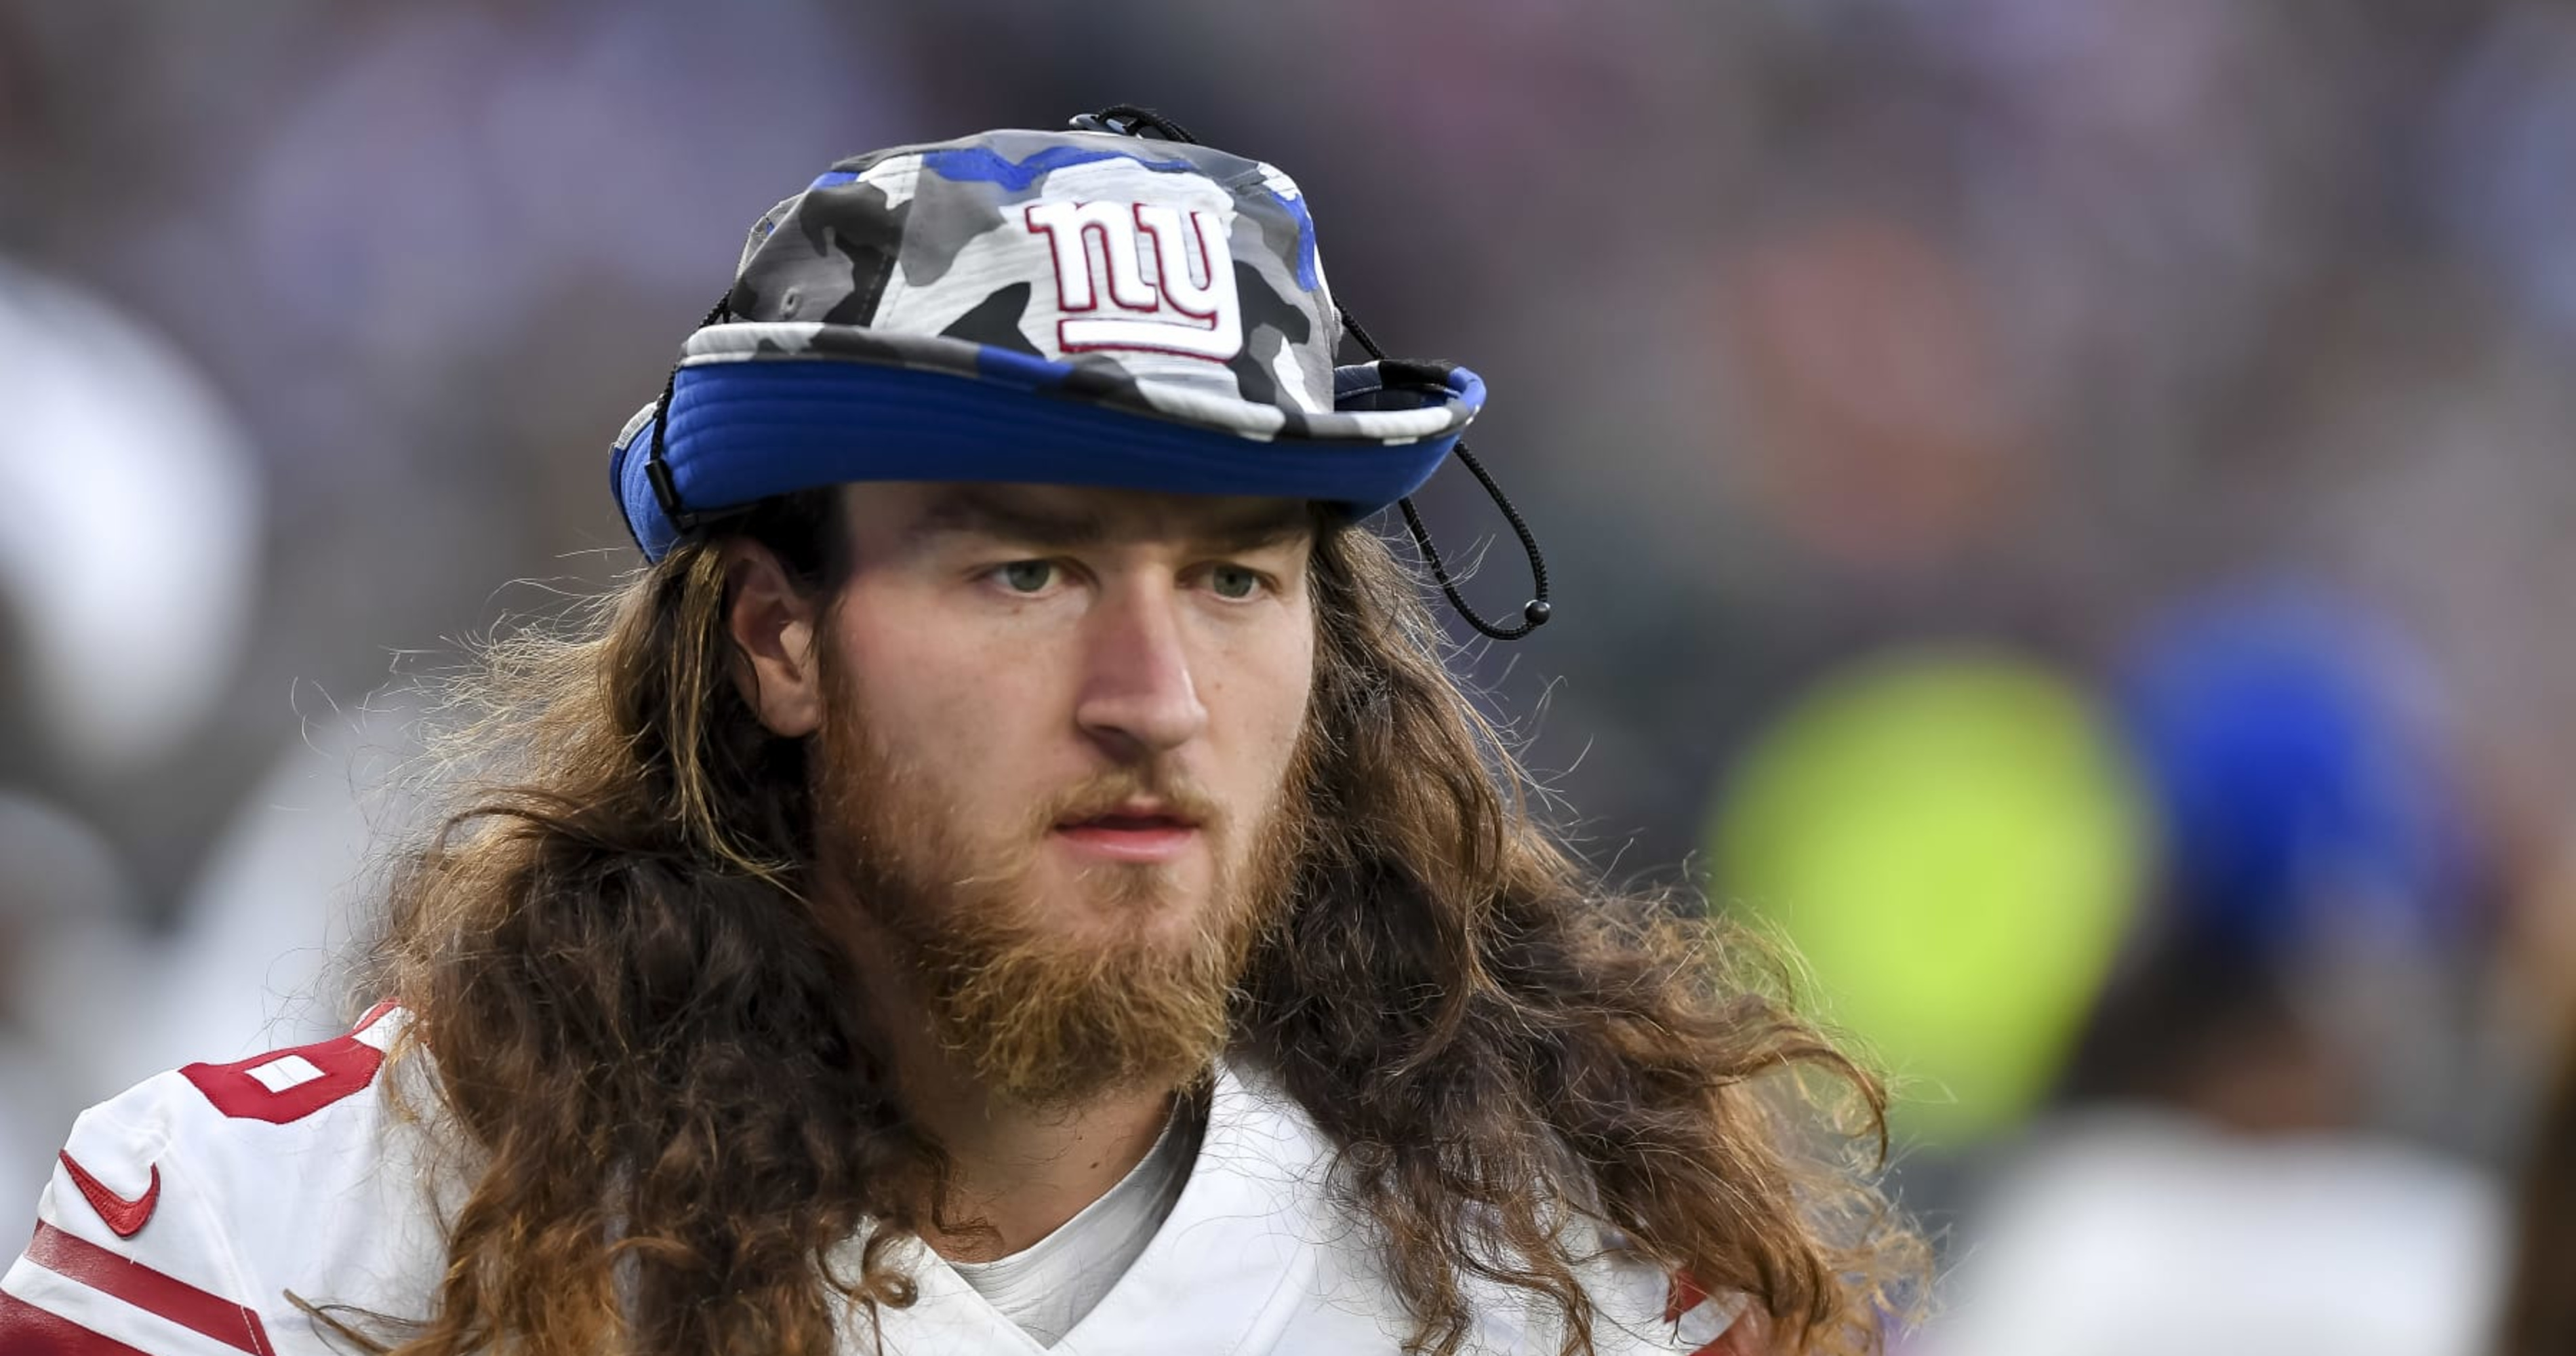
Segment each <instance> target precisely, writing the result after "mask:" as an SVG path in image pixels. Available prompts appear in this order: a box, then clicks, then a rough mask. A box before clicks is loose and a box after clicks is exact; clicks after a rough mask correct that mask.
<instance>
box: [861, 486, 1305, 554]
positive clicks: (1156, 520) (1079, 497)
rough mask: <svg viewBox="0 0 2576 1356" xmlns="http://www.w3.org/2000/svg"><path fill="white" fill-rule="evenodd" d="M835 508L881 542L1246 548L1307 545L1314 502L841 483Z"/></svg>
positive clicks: (1086, 489) (864, 538)
mask: <svg viewBox="0 0 2576 1356" xmlns="http://www.w3.org/2000/svg"><path fill="white" fill-rule="evenodd" d="M842 511H843V514H844V516H845V518H846V520H847V521H848V522H849V523H850V525H851V526H852V527H853V528H854V529H855V533H854V535H855V536H856V537H857V538H858V539H859V540H860V541H861V542H863V543H865V542H870V541H874V542H878V543H883V544H886V545H893V544H896V543H898V542H905V543H912V544H924V543H930V542H935V541H938V540H941V539H947V538H956V537H984V538H1003V539H1009V540H1014V541H1028V542H1034V543H1038V544H1043V545H1056V546H1079V545H1099V544H1111V543H1120V542H1144V541H1173V542H1190V543H1206V544H1224V545H1232V546H1238V547H1252V546H1265V545H1278V544H1285V543H1291V542H1299V541H1309V540H1312V538H1313V537H1314V534H1315V527H1316V511H1315V508H1314V506H1313V505H1312V504H1311V503H1309V502H1308V501H1306V500H1303V499H1278V498H1266V497H1254V496H1245V495H1204V494H1172V493H1167V492H1163V491H1155V490H1121V489H1106V488H1101V487H1097V486H1081V485H1019V484H977V483H966V482H957V483H947V482H916V481H899V482H874V483H868V484H859V485H850V486H846V487H844V489H843V491H842Z"/></svg>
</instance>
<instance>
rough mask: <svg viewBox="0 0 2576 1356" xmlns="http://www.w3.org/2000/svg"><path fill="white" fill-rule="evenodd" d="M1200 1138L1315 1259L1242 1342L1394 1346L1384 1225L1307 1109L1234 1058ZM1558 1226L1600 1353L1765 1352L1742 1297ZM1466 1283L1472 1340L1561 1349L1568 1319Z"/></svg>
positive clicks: (1405, 1324)
mask: <svg viewBox="0 0 2576 1356" xmlns="http://www.w3.org/2000/svg"><path fill="white" fill-rule="evenodd" d="M1209 1148H1210V1149H1211V1150H1217V1151H1220V1152H1221V1151H1224V1150H1231V1151H1232V1152H1231V1154H1229V1155H1227V1157H1228V1158H1230V1159H1231V1161H1211V1160H1210V1155H1209V1154H1208V1153H1205V1152H1203V1154H1202V1162H1201V1167H1200V1171H1201V1172H1202V1174H1214V1175H1218V1176H1225V1177H1232V1178H1235V1179H1236V1180H1238V1181H1245V1180H1248V1181H1251V1182H1255V1183H1260V1184H1262V1185H1264V1186H1266V1187H1267V1188H1268V1190H1266V1191H1264V1192H1261V1193H1258V1194H1256V1195H1255V1196H1254V1197H1253V1198H1252V1200H1248V1201H1244V1202H1228V1203H1227V1204H1229V1205H1232V1206H1234V1207H1235V1208H1238V1209H1245V1212H1246V1217H1250V1216H1252V1215H1254V1214H1255V1213H1256V1211H1254V1210H1252V1209H1249V1208H1247V1207H1250V1206H1251V1205H1252V1203H1253V1201H1258V1202H1259V1203H1260V1205H1261V1206H1263V1207H1266V1208H1267V1209H1268V1210H1269V1211H1270V1212H1273V1220H1274V1221H1275V1220H1277V1219H1278V1218H1279V1217H1280V1216H1281V1215H1286V1216H1291V1217H1295V1218H1296V1219H1297V1228H1296V1232H1297V1233H1298V1234H1299V1235H1300V1236H1301V1238H1302V1240H1303V1242H1304V1243H1305V1245H1306V1248H1305V1250H1306V1251H1307V1252H1308V1254H1309V1255H1310V1257H1311V1262H1310V1264H1309V1265H1307V1266H1305V1267H1302V1268H1299V1267H1288V1268H1283V1269H1282V1270H1281V1272H1280V1273H1279V1274H1282V1275H1285V1276H1287V1277H1289V1278H1290V1280H1289V1282H1288V1285H1287V1287H1286V1288H1287V1289H1290V1290H1294V1291H1299V1292H1302V1294H1301V1297H1300V1298H1299V1299H1297V1300H1294V1301H1291V1302H1290V1303H1288V1304H1285V1305H1278V1306H1275V1311H1276V1312H1278V1313H1279V1314H1280V1317H1281V1318H1282V1320H1283V1321H1282V1322H1281V1323H1280V1324H1279V1326H1278V1327H1277V1329H1276V1336H1275V1338H1274V1339H1273V1342H1272V1344H1271V1345H1268V1346H1266V1347H1265V1346H1261V1345H1259V1344H1258V1343H1253V1344H1247V1345H1246V1346H1245V1347H1244V1348H1243V1349H1244V1350H1265V1351H1269V1352H1272V1353H1275V1356H1294V1354H1295V1353H1300V1352H1307V1351H1316V1352H1322V1351H1335V1352H1347V1351H1378V1350H1384V1351H1393V1350H1396V1349H1397V1347H1398V1346H1399V1345H1400V1344H1401V1343H1402V1341H1403V1340H1404V1338H1405V1337H1406V1336H1407V1335H1409V1332H1410V1327H1411V1323H1410V1319H1409V1317H1408V1316H1407V1315H1406V1313H1405V1311H1404V1307H1403V1304H1402V1301H1401V1299H1400V1298H1399V1296H1398V1294H1397V1293H1396V1291H1395V1288H1394V1285H1393V1283H1392V1282H1391V1280H1390V1279H1389V1278H1388V1277H1387V1275H1386V1271H1385V1267H1384V1265H1383V1261H1382V1254H1381V1237H1382V1236H1381V1234H1380V1231H1379V1230H1378V1229H1377V1228H1376V1227H1375V1226H1374V1225H1373V1224H1372V1223H1371V1222H1370V1221H1369V1220H1367V1219H1366V1218H1364V1217H1362V1216H1361V1214H1360V1213H1359V1212H1358V1211H1357V1210H1356V1209H1355V1208H1354V1207H1353V1206H1351V1205H1350V1204H1349V1202H1348V1200H1347V1198H1346V1197H1345V1196H1344V1195H1343V1193H1341V1192H1340V1191H1337V1190H1335V1189H1334V1185H1333V1182H1332V1177H1333V1170H1334V1161H1335V1157H1336V1155H1335V1151H1334V1149H1333V1147H1332V1145H1331V1143H1330V1141H1329V1139H1328V1137H1327V1136H1326V1135H1325V1134H1324V1133H1323V1131H1322V1130H1321V1129H1319V1128H1318V1127H1317V1126H1316V1125H1315V1122H1314V1120H1313V1118H1312V1117H1311V1116H1309V1115H1308V1114H1307V1113H1306V1111H1305V1109H1304V1108H1303V1107H1302V1106H1300V1105H1298V1104H1297V1103H1296V1101H1295V1100H1294V1099H1292V1098H1290V1097H1289V1096H1287V1095H1286V1094H1285V1093H1284V1092H1283V1091H1282V1090H1280V1089H1279V1088H1278V1087H1277V1085H1276V1084H1274V1083H1271V1082H1269V1081H1267V1080H1265V1079H1264V1078H1262V1077H1261V1076H1260V1075H1259V1074H1257V1073H1253V1072H1250V1071H1236V1070H1229V1071H1227V1075H1226V1077H1225V1078H1224V1080H1223V1081H1221V1082H1220V1084H1219V1088H1218V1100H1217V1109H1216V1115H1215V1117H1214V1122H1213V1124H1212V1125H1211V1128H1210V1134H1209ZM1261 1232H1262V1233H1265V1234H1267V1235H1269V1236H1272V1237H1275V1236H1276V1234H1277V1232H1278V1230H1277V1228H1276V1225H1275V1223H1274V1224H1272V1225H1271V1226H1269V1227H1268V1228H1265V1229H1263V1230H1261ZM1201 1236H1202V1237H1203V1236H1204V1235H1201ZM1564 1237H1565V1240H1566V1243H1567V1246H1568V1248H1569V1250H1570V1251H1571V1252H1572V1253H1573V1255H1574V1256H1575V1257H1576V1258H1578V1259H1579V1260H1578V1261H1577V1262H1576V1264H1575V1274H1576V1277H1577V1278H1578V1280H1579V1281H1580V1282H1581V1284H1582V1285H1583V1288H1584V1292H1585V1294H1586V1296H1587V1297H1588V1298H1589V1299H1590V1300H1591V1302H1592V1306H1593V1311H1594V1322H1593V1327H1592V1332H1591V1339H1592V1346H1591V1349H1592V1350H1594V1351H1596V1352H1599V1353H1602V1356H1614V1354H1615V1356H1632V1354H1633V1356H1646V1354H1647V1353H1693V1354H1694V1356H1757V1353H1758V1352H1759V1351H1760V1350H1761V1348H1760V1347H1759V1346H1756V1345H1749V1343H1750V1342H1751V1333H1752V1329H1753V1325H1752V1324H1750V1323H1747V1322H1743V1321H1741V1316H1742V1315H1743V1314H1744V1313H1745V1311H1746V1309H1747V1307H1748V1306H1747V1305H1746V1303H1745V1301H1744V1297H1742V1296H1740V1295H1733V1294H1726V1295H1717V1296H1711V1295H1709V1294H1707V1293H1705V1292H1703V1291H1702V1290H1700V1289H1699V1287H1697V1286H1695V1285H1692V1284H1690V1283H1689V1282H1688V1281H1687V1280H1684V1279H1677V1278H1675V1277H1673V1276H1671V1275H1669V1274H1668V1273H1666V1272H1665V1271H1663V1270H1662V1269H1660V1268H1659V1267H1657V1266H1655V1265H1654V1264H1652V1263H1651V1262H1649V1261H1647V1260H1646V1259H1644V1258H1643V1257H1642V1256H1641V1255H1640V1254H1638V1253H1637V1252H1636V1251H1634V1250H1633V1249H1631V1248H1629V1247H1628V1246H1627V1245H1626V1241H1625V1240H1624V1239H1622V1238H1620V1237H1619V1236H1617V1235H1616V1234H1613V1233H1610V1232H1608V1231H1600V1230H1594V1229H1592V1228H1590V1227H1589V1226H1587V1225H1585V1224H1583V1223H1581V1222H1579V1221H1578V1222H1572V1223H1569V1224H1568V1225H1567V1227H1566V1230H1565V1234H1564ZM1204 1260H1205V1254H1203V1253H1200V1252H1197V1251H1193V1252H1192V1253H1191V1254H1190V1257H1189V1261H1190V1264H1191V1266H1192V1267H1193V1269H1195V1268H1196V1267H1198V1266H1200V1265H1203V1263H1204ZM1462 1284H1463V1285H1464V1286H1465V1287H1466V1289H1467V1290H1468V1292H1469V1294H1470V1295H1471V1296H1472V1297H1473V1298H1472V1305H1473V1310H1474V1314H1473V1319H1472V1323H1473V1327H1472V1330H1471V1332H1470V1333H1469V1334H1468V1336H1467V1342H1466V1348H1467V1350H1469V1351H1473V1352H1478V1353H1485V1354H1487V1356H1505V1353H1513V1354H1515V1356H1516V1354H1517V1353H1524V1352H1526V1353H1532V1354H1533V1356H1537V1354H1539V1353H1555V1352H1557V1351H1560V1350H1562V1349H1563V1346H1564V1334H1565V1325H1564V1319H1563V1317H1562V1316H1561V1315H1559V1314H1557V1313H1555V1312H1554V1311H1553V1310H1552V1309H1550V1308H1549V1307H1548V1306H1546V1305H1544V1304H1541V1303H1539V1302H1537V1301H1536V1299H1535V1297H1533V1296H1531V1295H1530V1294H1529V1293H1528V1292H1526V1291H1523V1290H1519V1289H1516V1288H1513V1287H1510V1286H1505V1285H1501V1284H1498V1283H1495V1282H1493V1281H1490V1280H1488V1279H1486V1278H1483V1277H1475V1276H1469V1277H1464V1278H1462Z"/></svg>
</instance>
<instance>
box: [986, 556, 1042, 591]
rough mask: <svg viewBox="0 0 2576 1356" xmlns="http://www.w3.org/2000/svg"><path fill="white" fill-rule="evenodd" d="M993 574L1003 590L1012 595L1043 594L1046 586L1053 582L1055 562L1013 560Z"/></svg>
mask: <svg viewBox="0 0 2576 1356" xmlns="http://www.w3.org/2000/svg"><path fill="white" fill-rule="evenodd" d="M993 574H994V576H995V577H996V578H998V579H1000V580H1001V581H1002V587H1003V588H1006V589H1008V590H1010V591H1011V592H1013V593H1043V592H1045V591H1046V586H1047V585H1049V584H1052V583H1054V582H1055V562H1054V561H1052V560H1014V561H1012V562H1011V563H1010V564H1008V565H1004V566H1002V567H1000V568H998V569H996V570H994V571H993Z"/></svg>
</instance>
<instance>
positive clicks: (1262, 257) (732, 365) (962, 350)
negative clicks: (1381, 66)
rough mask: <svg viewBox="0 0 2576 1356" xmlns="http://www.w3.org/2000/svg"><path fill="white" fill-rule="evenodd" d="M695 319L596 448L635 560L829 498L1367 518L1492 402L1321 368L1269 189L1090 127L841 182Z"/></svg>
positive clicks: (776, 227)
mask: <svg viewBox="0 0 2576 1356" xmlns="http://www.w3.org/2000/svg"><path fill="white" fill-rule="evenodd" d="M709 319H710V322H711V323H709V324H707V325H706V326H705V327H703V328H701V329H699V330H698V331H697V332H696V333H695V334H692V335H691V336H689V339H688V342H687V344H686V345H685V346H684V347H683V348H682V350H681V358H680V364H679V367H678V369H677V370H676V372H675V373H674V374H673V377H672V381H671V385H670V387H669V390H668V391H667V393H666V395H665V397H664V400H662V401H657V402H655V403H654V404H652V405H648V406H646V407H645V408H644V409H643V410H641V411H639V412H638V413H637V414H636V416H635V418H633V419H632V420H629V421H628V422H627V425H626V427H625V429H624V430H623V431H622V432H620V433H619V435H618V437H617V441H616V444H615V448H614V450H613V453H612V458H611V462H610V478H611V481H612V484H613V485H614V487H615V489H616V492H617V496H618V501H619V503H620V505H621V506H622V507H623V509H624V510H625V514H626V522H627V526H628V527H629V528H630V529H632V530H633V532H634V534H635V540H636V543H637V544H638V545H639V546H641V547H643V549H644V554H645V555H646V557H647V558H650V559H655V560H658V559H660V558H661V557H662V555H663V554H664V553H665V552H667V551H669V550H670V548H671V547H672V545H673V544H674V543H676V542H677V541H678V540H679V538H680V537H681V535H682V534H683V533H685V532H686V531H688V530H689V528H690V527H691V526H693V525H694V524H695V523H696V522H697V521H698V520H699V519H701V518H702V517H705V516H708V515H712V514H715V513H718V512H721V511H723V510H725V509H728V508H733V507H739V506H742V505H746V504H749V503H751V502H752V501H754V500H757V499H761V498H764V497H766V496H769V495H774V494H783V493H786V492H789V491H792V490H798V489H805V488H809V487H812V486H816V485H826V484H832V483H836V482H840V481H865V480H982V481H1019V482H1027V483H1034V484H1068V485H1104V486H1115V487H1121V488H1129V489H1151V490H1172V491H1181V492H1187V493H1204V494H1257V495H1278V496H1285V497H1292V498H1303V499H1317V500H1324V501H1329V502H1335V503H1340V504H1345V505H1348V506H1349V508H1350V509H1351V511H1353V512H1354V513H1369V512H1374V511H1376V510H1377V509H1380V508H1384V507H1385V506H1387V505H1388V504H1391V503H1393V502H1395V501H1396V500H1398V499H1401V498H1403V497H1404V496H1406V495H1408V494H1411V493H1412V492H1413V491H1414V490H1415V489H1416V488H1418V487H1419V486H1420V485H1421V484H1422V482H1423V481H1424V480H1426V479H1428V478H1429V477H1430V475H1431V473H1432V471H1433V470H1434V469H1436V468H1437V467H1438V466H1439V464H1440V462H1441V460H1442V459H1443V458H1444V457H1446V456H1447V455H1448V453H1449V450H1450V447H1451V446H1452V445H1453V444H1454V443H1456V441H1457V439H1458V435H1459V433H1460V431H1461V430H1463V429H1464V428H1465V427H1466V426H1467V422H1468V421H1469V420H1470V419H1473V418H1474V417H1475V415H1476V411H1477V410H1478V409H1479V408H1480V407H1482V405H1483V404H1484V398H1485V391H1484V383H1483V382H1482V381H1480V380H1478V379H1477V377H1476V375H1475V374H1474V373H1473V372H1470V371H1468V370H1467V369H1465V368H1463V367H1458V366H1455V365H1453V364H1448V363H1436V362H1405V361H1396V360H1381V361H1377V362H1371V363H1364V364H1360V365H1357V366H1351V367H1336V366H1335V365H1334V351H1335V347H1336V344H1337V341H1338V340H1339V338H1340V336H1341V317H1340V312H1339V311H1338V310H1336V309H1335V307H1334V305H1333V300H1332V293H1331V291H1330V290H1329V289H1328V288H1327V287H1326V286H1325V283H1324V264H1323V259H1322V257H1321V256H1320V255H1319V254H1317V253H1316V249H1315V224H1314V220H1313V218H1312V217H1310V216H1309V215H1308V214H1307V211H1306V201H1305V198H1304V197H1303V196H1302V195H1301V194H1299V192H1298V191H1297V186H1296V185H1295V184H1294V183H1292V182H1290V180H1289V179H1288V176H1286V175H1284V174H1281V173H1280V172H1279V171H1278V170H1276V169H1273V168H1271V167H1270V166H1268V165H1265V164H1262V163H1260V162H1259V161H1255V160H1245V159H1242V158H1240V157H1238V156H1233V155H1228V154H1226V153H1225V152H1223V151H1219V150H1215V149H1212V148H1209V147H1206V146H1200V145H1194V144H1186V143H1182V142H1173V141H1160V140H1142V139H1138V138H1134V137H1127V136H1120V135H1116V134H1114V133H1105V132H1082V131H1075V132H1036V131H998V132H986V133H982V134H980V135H977V136H971V137H965V138H961V139H959V140H956V141H947V142H941V143H938V144H935V145H925V146H905V147H898V148H895V149H892V150H885V151H877V152H874V153H872V154H868V155H862V156H858V157H856V158H854V159H850V160H845V161H842V162H841V163H840V164H838V165H835V166H834V167H833V168H832V170H831V172H830V173H827V174H825V175H823V176H822V177H821V178H819V179H816V180H815V181H814V182H813V184H812V185H811V186H809V187H808V188H807V189H806V190H805V191H804V192H802V193H799V194H797V195H796V196H795V197H793V198H790V199H788V200H787V201H785V202H783V203H780V204H779V205H778V206H777V207H775V208H773V209H771V210H770V211H769V213H768V214H767V215H765V216H763V217H762V218H761V219H760V220H759V222H758V223H756V224H755V225H754V226H753V227H752V230H751V239H750V241H749V243H748V244H747V245H746V246H745V248H744V250H743V256H742V263H741V266H740V268H739V270H738V272H737V275H736V279H735V282H734V285H733V290H732V291H731V292H730V293H728V294H727V296H726V298H725V301H724V303H723V304H722V305H720V306H719V307H718V308H717V309H716V312H715V313H714V314H712V315H711V316H710V317H709ZM666 420H667V425H666V424H665V421H666Z"/></svg>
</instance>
